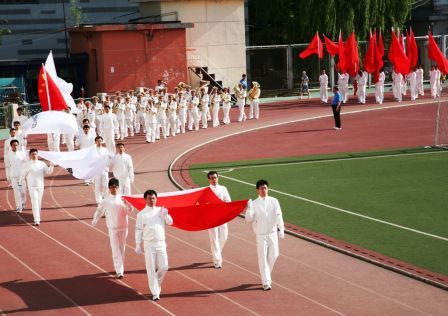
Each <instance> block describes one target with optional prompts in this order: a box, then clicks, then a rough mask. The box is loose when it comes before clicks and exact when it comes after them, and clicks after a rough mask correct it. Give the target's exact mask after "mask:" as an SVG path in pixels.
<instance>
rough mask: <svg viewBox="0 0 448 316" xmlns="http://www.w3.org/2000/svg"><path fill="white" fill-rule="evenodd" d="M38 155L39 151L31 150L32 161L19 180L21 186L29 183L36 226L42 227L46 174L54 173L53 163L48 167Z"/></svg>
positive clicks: (25, 165) (27, 164) (25, 167)
mask: <svg viewBox="0 0 448 316" xmlns="http://www.w3.org/2000/svg"><path fill="white" fill-rule="evenodd" d="M38 153H39V152H38V150H37V149H35V148H33V149H30V160H29V161H27V162H26V163H25V164H24V166H23V169H22V173H21V174H20V179H19V186H20V185H24V182H23V181H24V179H26V180H27V183H28V192H29V193H30V200H31V208H32V210H33V217H34V224H33V225H34V226H39V225H40V211H41V208H42V196H43V195H44V174H51V173H53V163H51V164H50V167H48V166H47V165H46V164H45V163H44V162H43V161H40V160H38V159H37V158H38V155H39V154H38Z"/></svg>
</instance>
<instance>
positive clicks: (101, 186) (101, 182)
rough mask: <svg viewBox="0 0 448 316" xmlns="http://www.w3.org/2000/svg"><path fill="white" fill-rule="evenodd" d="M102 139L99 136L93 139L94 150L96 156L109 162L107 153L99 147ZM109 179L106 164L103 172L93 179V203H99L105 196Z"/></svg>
mask: <svg viewBox="0 0 448 316" xmlns="http://www.w3.org/2000/svg"><path fill="white" fill-rule="evenodd" d="M102 142H103V138H102V137H101V136H97V137H95V149H96V153H97V154H98V156H102V157H104V159H107V160H109V151H108V150H107V149H106V148H104V147H103V146H101V144H102ZM108 179H109V166H108V164H107V165H106V167H105V168H104V170H103V171H102V172H101V173H100V174H99V175H97V176H95V177H93V183H94V185H95V201H96V203H97V204H98V203H100V202H101V201H102V200H103V199H105V198H106V196H107V188H108V186H107V182H108Z"/></svg>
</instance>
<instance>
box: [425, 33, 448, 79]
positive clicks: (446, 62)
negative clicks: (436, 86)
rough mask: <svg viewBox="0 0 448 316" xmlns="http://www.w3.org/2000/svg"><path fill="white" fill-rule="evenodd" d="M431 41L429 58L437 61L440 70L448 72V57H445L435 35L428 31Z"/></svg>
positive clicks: (444, 72)
mask: <svg viewBox="0 0 448 316" xmlns="http://www.w3.org/2000/svg"><path fill="white" fill-rule="evenodd" d="M428 37H429V43H428V57H429V59H431V60H433V61H435V62H436V63H437V66H438V67H439V70H440V71H441V72H442V73H443V74H446V73H448V59H446V58H445V56H444V55H443V53H442V52H441V51H440V48H439V46H438V45H437V43H436V41H435V40H434V37H433V36H432V34H431V32H428Z"/></svg>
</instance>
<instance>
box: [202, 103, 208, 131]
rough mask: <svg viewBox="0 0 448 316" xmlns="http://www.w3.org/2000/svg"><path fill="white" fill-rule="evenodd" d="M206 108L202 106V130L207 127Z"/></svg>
mask: <svg viewBox="0 0 448 316" xmlns="http://www.w3.org/2000/svg"><path fill="white" fill-rule="evenodd" d="M208 111H209V109H208V106H204V107H203V109H202V112H201V125H202V128H207V127H208V123H207V114H208Z"/></svg>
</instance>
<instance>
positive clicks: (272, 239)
mask: <svg viewBox="0 0 448 316" xmlns="http://www.w3.org/2000/svg"><path fill="white" fill-rule="evenodd" d="M257 255H258V268H259V269H260V276H261V282H262V283H263V285H269V286H270V285H271V282H272V280H271V272H272V269H273V268H274V264H275V261H276V260H277V257H278V255H279V249H278V237H277V233H276V232H275V233H271V234H267V235H257Z"/></svg>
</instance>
